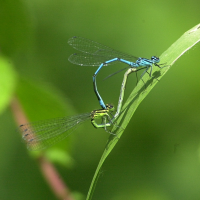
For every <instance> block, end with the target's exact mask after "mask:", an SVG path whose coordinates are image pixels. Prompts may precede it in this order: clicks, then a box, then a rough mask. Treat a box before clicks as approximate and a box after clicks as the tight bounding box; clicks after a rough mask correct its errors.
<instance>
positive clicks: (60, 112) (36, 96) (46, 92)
mask: <svg viewBox="0 0 200 200" xmlns="http://www.w3.org/2000/svg"><path fill="white" fill-rule="evenodd" d="M16 93H17V98H18V100H19V102H20V103H21V105H22V107H23V110H24V113H25V114H26V116H27V117H28V119H29V120H30V121H29V122H34V121H41V120H46V119H52V118H56V117H65V116H68V115H72V114H74V113H75V112H74V109H73V107H72V105H71V104H70V101H69V100H68V99H67V98H66V97H64V96H63V95H62V93H61V92H60V91H58V89H56V88H54V87H53V86H50V85H47V84H44V83H38V82H37V83H35V82H33V81H30V80H26V79H22V78H21V79H20V80H19V84H18V87H17V91H16ZM22 123H23V122H22ZM25 123H26V122H25ZM72 141H73V138H72V137H69V138H68V139H66V140H63V141H60V142H59V143H57V144H55V145H53V146H52V147H49V148H48V149H46V150H45V151H53V150H52V149H54V150H55V148H57V149H59V150H60V151H61V150H62V151H64V153H66V149H67V150H69V149H70V148H71V142H72ZM30 153H31V154H32V155H33V156H35V157H38V156H40V153H41V152H37V151H31V152H30ZM51 155H52V154H51ZM50 157H51V158H53V156H50ZM50 157H49V158H50ZM61 159H63V160H62V161H61ZM53 161H55V158H54V159H53ZM56 161H57V162H59V163H60V164H62V165H63V164H64V165H66V164H67V162H68V161H69V159H68V161H67V158H66V157H63V156H60V157H59V158H58V159H57V160H56Z"/></svg>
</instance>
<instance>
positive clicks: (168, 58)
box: [87, 24, 200, 200]
mask: <svg viewBox="0 0 200 200" xmlns="http://www.w3.org/2000/svg"><path fill="white" fill-rule="evenodd" d="M199 41H200V24H198V25H197V26H195V27H194V28H192V29H191V30H189V31H187V32H186V33H184V34H183V35H182V36H181V37H180V38H179V39H178V40H177V41H176V42H175V43H174V44H172V45H171V46H170V47H169V49H167V50H166V51H165V52H164V53H163V54H162V55H161V56H160V60H161V63H163V64H164V63H166V64H165V65H164V66H165V67H164V68H162V69H161V70H160V69H159V68H158V67H154V70H153V77H151V78H149V75H148V74H146V75H145V76H144V77H143V81H144V82H145V86H144V83H143V82H142V80H140V81H139V83H138V84H137V86H136V87H135V88H134V90H133V91H132V93H131V94H130V96H129V98H128V99H127V101H126V103H125V104H124V106H123V108H122V111H121V113H120V116H119V118H118V119H117V121H116V123H117V125H119V126H120V127H122V128H116V126H114V127H113V130H112V132H113V133H115V134H116V135H117V136H113V135H110V137H109V140H108V142H107V144H106V148H105V150H104V152H103V155H102V157H101V159H100V161H99V164H98V166H97V169H96V171H95V174H94V177H93V180H92V183H91V185H90V189H89V191H88V195H87V200H89V199H92V194H93V192H94V189H95V185H96V183H97V180H98V175H99V172H100V170H101V167H102V165H103V163H104V161H105V159H106V158H107V156H108V155H109V153H110V152H111V151H112V149H113V148H114V146H115V145H116V144H117V142H118V140H119V138H120V137H121V136H122V134H123V132H124V130H125V128H126V126H127V125H128V123H129V121H130V120H131V118H132V116H133V114H134V112H135V110H136V109H137V107H138V106H139V104H140V103H141V102H142V100H143V99H144V98H145V97H146V96H147V94H148V93H149V92H150V91H151V90H152V89H153V87H154V86H155V85H156V84H157V83H158V80H157V79H158V78H159V80H160V79H161V78H162V77H163V76H164V75H165V74H166V72H167V71H168V70H169V69H170V67H171V66H172V65H173V64H174V63H175V62H176V61H177V60H178V59H179V58H180V57H181V56H182V55H183V54H184V53H185V52H186V51H188V50H189V49H191V48H192V47H193V46H194V45H195V44H197V43H198V42H199Z"/></svg>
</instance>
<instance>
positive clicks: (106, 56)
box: [68, 36, 138, 66]
mask: <svg viewBox="0 0 200 200" xmlns="http://www.w3.org/2000/svg"><path fill="white" fill-rule="evenodd" d="M68 43H69V44H70V45H71V46H72V47H73V48H74V49H77V50H79V51H81V52H82V53H76V54H72V55H71V56H70V57H69V61H70V62H72V63H74V64H77V65H83V66H86V65H87V66H98V65H100V64H101V63H103V62H105V61H108V60H110V59H113V58H123V59H125V60H128V61H131V62H135V61H136V60H137V59H138V57H135V56H132V55H129V54H126V53H122V52H120V51H116V50H114V49H112V48H110V47H107V46H104V45H102V44H100V43H97V42H94V41H92V40H89V39H86V38H82V37H77V36H74V37H72V38H70V39H69V40H68ZM109 64H113V62H112V63H109Z"/></svg>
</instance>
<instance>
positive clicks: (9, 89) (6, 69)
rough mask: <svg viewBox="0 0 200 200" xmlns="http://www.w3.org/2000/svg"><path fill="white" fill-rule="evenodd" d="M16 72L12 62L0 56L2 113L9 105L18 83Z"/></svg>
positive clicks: (0, 109)
mask: <svg viewBox="0 0 200 200" xmlns="http://www.w3.org/2000/svg"><path fill="white" fill-rule="evenodd" d="M16 77H17V76H16V73H15V71H14V69H13V65H12V63H11V62H10V61H9V60H8V59H6V58H5V57H0V94H1V95H0V113H1V112H3V110H4V109H5V108H6V107H7V106H8V105H9V103H10V100H11V98H12V96H13V93H14V90H15V84H16Z"/></svg>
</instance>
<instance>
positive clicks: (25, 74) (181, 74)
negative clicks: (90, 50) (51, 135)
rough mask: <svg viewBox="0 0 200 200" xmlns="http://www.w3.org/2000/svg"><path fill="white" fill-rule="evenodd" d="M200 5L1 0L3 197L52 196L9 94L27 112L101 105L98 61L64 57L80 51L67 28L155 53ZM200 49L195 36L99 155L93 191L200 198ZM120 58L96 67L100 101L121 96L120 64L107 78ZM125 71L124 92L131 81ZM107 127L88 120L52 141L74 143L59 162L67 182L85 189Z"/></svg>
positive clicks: (163, 199)
mask: <svg viewBox="0 0 200 200" xmlns="http://www.w3.org/2000/svg"><path fill="white" fill-rule="evenodd" d="M199 6H200V2H199V1H197V0H196V1H195V0H191V1H189V0H185V1H180V0H178V1H155V0H153V1H147V0H144V1H130V0H129V1H120V0H116V1H64V0H57V1H55V0H54V1H53V0H49V1H44V0H32V1H31V0H30V1H19V0H15V1H14V0H7V1H0V53H1V57H2V59H6V60H7V61H8V62H7V65H5V66H7V67H5V68H3V67H2V66H3V65H2V66H0V68H1V69H0V72H1V75H0V77H1V78H0V79H1V80H0V91H2V94H3V95H2V97H1V98H4V96H5V99H4V100H2V99H1V100H2V105H1V107H2V108H1V110H0V111H1V116H0V127H1V135H0V138H1V139H0V157H1V164H0V199H3V200H7V199H9V200H10V199H13V198H14V199H16V200H17V199H20V200H22V199H29V200H32V199H56V198H55V196H54V194H53V193H52V192H51V190H50V188H49V186H48V185H47V184H46V182H45V180H44V178H43V177H42V175H41V173H40V169H39V167H38V165H37V162H36V161H35V160H34V159H33V157H32V156H30V155H29V152H28V151H27V150H26V147H25V145H24V144H23V143H22V142H21V138H20V134H18V133H17V132H16V124H15V122H14V119H13V113H12V111H11V109H10V107H9V102H10V100H11V99H12V96H13V95H14V94H17V95H18V97H19V98H20V101H21V103H22V106H23V108H24V110H25V111H26V114H27V115H28V116H29V118H30V120H31V121H34V120H42V119H48V118H54V117H59V116H67V115H74V114H79V113H85V112H90V111H91V110H94V109H98V108H99V105H98V101H97V99H96V97H95V95H94V92H93V86H92V75H93V73H94V71H95V70H96V69H97V68H96V67H81V66H76V65H73V64H71V63H69V62H68V57H69V56H70V54H72V53H74V52H76V51H75V50H74V49H72V48H71V47H70V46H69V45H68V43H67V41H68V39H69V38H70V37H72V36H75V35H77V36H82V37H85V38H88V39H92V40H94V41H97V42H100V43H102V44H105V45H107V46H110V47H112V48H115V49H118V50H120V51H124V52H127V53H130V54H133V55H135V56H141V57H146V58H150V57H151V56H152V55H157V56H159V55H161V54H162V52H164V51H165V50H166V49H167V48H168V47H169V46H170V45H171V44H173V42H175V41H176V40H177V39H178V38H179V37H180V36H181V35H182V34H183V33H184V32H185V31H187V30H188V29H190V28H192V27H193V26H195V25H197V24H198V23H199V22H200V12H199ZM199 52H200V46H199V44H197V45H196V46H195V47H194V48H193V49H192V50H190V51H189V52H188V53H186V54H185V55H184V56H182V57H181V58H180V59H179V60H178V61H177V62H176V63H175V65H173V66H172V68H171V69H170V70H169V72H168V73H167V74H166V76H165V77H164V78H163V79H162V80H161V81H160V82H159V84H157V85H156V87H155V88H154V89H153V90H152V91H151V93H150V94H149V95H148V96H147V98H145V100H144V101H143V102H142V104H141V105H140V106H139V108H138V109H137V111H136V113H135V115H134V116H133V118H132V120H131V123H130V124H129V126H128V127H127V129H126V130H125V133H124V135H123V137H122V138H121V139H120V141H119V142H118V145H117V146H116V147H115V149H114V150H113V152H112V153H111V154H110V155H109V157H108V159H107V160H106V162H105V163H104V166H103V170H102V173H101V176H100V177H99V180H98V184H97V187H96V190H95V193H94V196H93V199H95V200H102V199H104V200H108V199H109V200H112V199H113V200H118V199H134V200H177V199H182V200H191V199H192V200H195V199H197V200H198V199H200V112H199V111H200V93H199V85H200V84H199V76H200V68H199V60H198V58H199ZM0 63H1V62H0ZM10 65H12V66H10ZM122 67H124V65H122V64H116V65H112V66H108V67H105V68H104V69H102V71H101V73H99V75H98V78H97V79H98V80H97V81H98V87H99V91H100V93H101V95H102V97H103V98H104V101H105V102H106V103H114V105H117V101H118V96H119V91H120V85H121V82H122V77H123V73H119V74H117V75H116V76H113V77H112V78H110V79H108V80H105V81H103V79H104V78H105V77H106V76H107V75H109V74H111V73H113V72H115V71H117V70H119V69H121V68H122ZM131 77H133V79H131V78H130V79H129V81H128V86H127V88H126V98H127V96H128V94H130V92H131V91H132V89H133V87H134V86H135V81H136V80H135V76H134V75H132V76H131ZM5 88H6V89H5ZM7 88H9V89H7ZM4 93H5V95H4ZM108 136H109V135H108V134H107V133H106V132H105V131H104V130H101V129H97V130H95V129H94V128H93V127H92V126H91V124H90V122H89V121H88V122H87V123H85V124H84V125H82V126H81V127H80V128H79V129H77V131H75V132H74V134H73V135H71V136H70V137H69V138H68V140H66V141H63V142H62V143H59V144H58V145H56V147H58V148H61V149H63V150H64V151H66V150H69V152H70V153H69V154H70V156H71V159H69V160H70V161H68V162H66V163H65V164H63V165H60V164H56V168H57V169H58V171H59V173H60V174H61V177H62V178H63V179H64V181H65V182H66V184H67V185H68V186H69V188H70V189H71V191H73V192H79V193H82V194H83V195H86V194H87V191H88V188H89V186H90V183H91V180H92V177H93V174H94V171H95V169H96V166H97V164H98V161H99V159H100V157H101V154H102V152H103V150H104V147H105V144H106V141H107V138H108ZM52 148H54V147H52Z"/></svg>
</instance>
